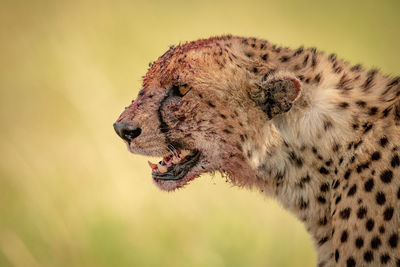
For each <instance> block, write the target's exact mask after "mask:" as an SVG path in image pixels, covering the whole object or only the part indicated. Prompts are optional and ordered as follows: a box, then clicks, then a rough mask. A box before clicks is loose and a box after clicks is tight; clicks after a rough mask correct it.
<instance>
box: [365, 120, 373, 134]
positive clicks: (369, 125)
mask: <svg viewBox="0 0 400 267" xmlns="http://www.w3.org/2000/svg"><path fill="white" fill-rule="evenodd" d="M363 127H364V134H365V133H367V132H369V131H370V130H371V129H372V127H373V125H372V124H371V123H369V122H367V123H365V124H364V125H363Z"/></svg>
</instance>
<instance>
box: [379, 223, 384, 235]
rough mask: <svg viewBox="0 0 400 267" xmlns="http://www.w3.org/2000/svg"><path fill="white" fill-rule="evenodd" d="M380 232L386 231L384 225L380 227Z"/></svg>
mask: <svg viewBox="0 0 400 267" xmlns="http://www.w3.org/2000/svg"><path fill="white" fill-rule="evenodd" d="M379 233H381V234H383V233H385V227H383V225H381V226H380V227H379Z"/></svg>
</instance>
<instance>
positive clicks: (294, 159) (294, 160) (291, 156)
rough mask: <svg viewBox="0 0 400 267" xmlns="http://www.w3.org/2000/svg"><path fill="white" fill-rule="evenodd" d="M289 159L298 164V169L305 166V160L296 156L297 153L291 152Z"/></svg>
mask: <svg viewBox="0 0 400 267" xmlns="http://www.w3.org/2000/svg"><path fill="white" fill-rule="evenodd" d="M289 157H290V159H291V160H292V161H293V162H295V163H296V165H297V167H301V166H303V160H302V159H301V158H300V157H299V156H298V155H296V153H294V152H293V151H291V152H290V153H289Z"/></svg>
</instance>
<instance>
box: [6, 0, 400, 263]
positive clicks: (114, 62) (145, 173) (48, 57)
mask: <svg viewBox="0 0 400 267" xmlns="http://www.w3.org/2000/svg"><path fill="white" fill-rule="evenodd" d="M377 3H378V2H376V1H353V2H351V3H349V1H334V2H332V1H315V2H314V1H250V2H249V1H247V2H246V3H245V2H243V1H203V2H200V1H168V2H166V1H165V2H164V1H126V0H116V1H94V0H93V1H91V0H84V1H77V0H76V1H45V0H42V1H19V0H15V1H10V0H3V1H1V2H0V25H1V26H0V59H1V61H0V125H1V131H0V151H1V160H0V266H300V265H301V266H311V265H313V264H315V262H316V255H315V253H314V252H313V248H312V243H311V241H310V239H309V237H308V236H307V234H306V232H305V230H304V227H303V226H302V225H301V224H300V223H299V222H297V221H296V220H295V219H294V217H293V216H291V215H289V214H287V213H286V212H285V211H283V210H282V209H281V208H280V207H279V206H278V205H277V204H276V203H275V202H273V201H271V200H266V199H265V198H264V197H262V196H260V195H259V194H257V193H254V192H249V191H246V190H240V189H237V188H232V187H231V186H230V185H229V184H227V183H225V182H224V180H223V179H221V177H219V176H218V175H217V176H216V177H214V178H210V177H208V176H203V177H201V178H200V179H198V180H196V181H194V182H192V184H191V185H189V186H188V187H187V188H186V189H184V190H180V191H178V192H175V193H171V194H169V193H163V192H160V191H159V190H157V189H156V188H155V186H153V185H152V182H151V179H150V171H149V169H148V167H147V166H146V159H145V158H144V157H139V156H135V157H134V156H132V155H130V154H129V153H128V152H127V151H126V149H125V147H124V145H123V143H122V142H121V141H120V140H119V139H118V138H117V136H116V135H115V134H114V132H113V129H112V123H113V122H114V120H115V119H116V118H117V116H118V115H119V113H120V112H121V111H122V110H123V107H124V105H128V104H129V103H130V100H131V99H133V98H134V97H135V96H136V93H137V91H138V88H139V87H140V77H141V76H142V75H143V74H144V73H145V71H146V66H147V64H148V62H150V61H152V60H155V59H156V58H157V57H158V56H159V55H160V54H161V53H163V52H164V50H166V49H167V47H168V45H170V44H175V43H178V42H180V41H185V40H191V39H197V38H200V37H208V36H210V35H217V34H224V33H232V34H238V35H244V36H256V37H262V38H266V39H269V40H270V41H273V42H277V43H280V44H285V45H290V46H299V45H302V44H305V45H307V46H317V47H319V48H322V49H323V50H326V51H329V52H337V53H338V54H339V55H341V56H343V57H345V58H347V59H349V60H350V61H352V62H354V63H358V62H361V63H364V64H365V65H367V66H379V67H381V68H382V69H383V70H384V71H385V72H388V73H394V74H399V73H400V67H399V65H398V55H399V54H398V48H399V47H400V38H399V26H400V17H399V16H398V13H399V11H400V5H399V2H398V1H381V2H379V5H378V4H377Z"/></svg>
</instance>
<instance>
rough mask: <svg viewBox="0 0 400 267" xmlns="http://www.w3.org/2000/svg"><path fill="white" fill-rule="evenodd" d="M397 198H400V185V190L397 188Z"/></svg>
mask: <svg viewBox="0 0 400 267" xmlns="http://www.w3.org/2000/svg"><path fill="white" fill-rule="evenodd" d="M397 198H398V199H400V187H399V190H397Z"/></svg>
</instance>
